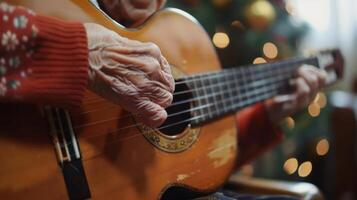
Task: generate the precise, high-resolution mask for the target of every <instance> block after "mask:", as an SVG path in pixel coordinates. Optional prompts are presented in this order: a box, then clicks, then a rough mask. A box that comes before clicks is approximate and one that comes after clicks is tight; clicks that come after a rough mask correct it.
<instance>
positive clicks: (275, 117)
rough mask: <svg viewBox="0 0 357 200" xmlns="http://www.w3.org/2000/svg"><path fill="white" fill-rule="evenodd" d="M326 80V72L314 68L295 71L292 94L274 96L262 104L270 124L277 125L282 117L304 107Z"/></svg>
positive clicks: (304, 67) (306, 67) (305, 66)
mask: <svg viewBox="0 0 357 200" xmlns="http://www.w3.org/2000/svg"><path fill="white" fill-rule="evenodd" d="M326 78H327V74H326V72H325V71H323V70H320V69H317V68H316V67H313V66H310V65H304V66H302V67H300V68H299V69H298V70H297V78H296V79H295V80H294V81H293V86H294V87H295V90H294V92H293V93H291V94H287V95H280V96H276V97H273V98H272V99H269V100H267V101H265V102H264V104H265V107H266V109H267V111H268V115H269V118H270V120H271V122H273V123H279V122H280V121H281V120H282V119H283V118H284V117H287V116H289V115H292V114H294V113H295V112H297V111H298V110H300V109H302V108H304V107H306V106H307V105H308V104H309V103H310V102H311V101H312V100H313V99H314V98H315V96H316V94H317V92H318V91H319V90H320V89H321V88H322V87H324V86H325V82H326Z"/></svg>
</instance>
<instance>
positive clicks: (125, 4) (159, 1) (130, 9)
mask: <svg viewBox="0 0 357 200" xmlns="http://www.w3.org/2000/svg"><path fill="white" fill-rule="evenodd" d="M100 1H101V5H103V7H104V9H105V11H107V12H108V13H107V14H108V15H109V16H111V17H112V18H113V19H114V20H116V21H118V22H120V23H122V24H124V25H129V26H137V25H140V24H142V23H143V22H144V21H146V20H147V19H148V18H149V17H150V16H151V15H152V14H153V13H154V12H156V11H157V10H158V9H160V8H161V7H163V6H164V5H165V3H166V0H100Z"/></svg>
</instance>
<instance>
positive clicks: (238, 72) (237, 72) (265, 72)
mask: <svg viewBox="0 0 357 200" xmlns="http://www.w3.org/2000/svg"><path fill="white" fill-rule="evenodd" d="M269 71H270V72H271V71H272V69H270V70H266V71H264V73H263V74H267V72H269ZM247 72H249V71H247ZM247 72H244V73H245V74H242V73H243V71H241V70H240V71H236V72H234V74H237V75H238V76H241V77H242V76H247V75H248V74H247ZM278 72H279V71H278ZM249 73H250V74H253V73H252V72H249ZM259 73H260V74H262V71H259V72H258V73H255V76H257V75H259ZM271 73H272V72H271ZM220 75H221V76H222V77H225V76H226V74H220ZM253 75H254V74H253ZM250 76H251V75H250ZM257 77H258V76H257ZM208 78H211V77H208ZM233 78H236V77H233ZM263 78H265V77H264V76H261V79H263ZM251 79H253V78H251ZM254 79H256V77H255V78H254ZM217 84H219V85H217ZM223 84H225V83H222V82H220V83H216V84H211V85H209V86H208V87H217V86H220V85H223ZM208 87H205V86H204V87H198V88H193V89H190V90H185V91H181V92H177V93H174V96H175V95H182V94H186V93H190V92H192V91H195V90H200V89H207V88H208ZM98 99H100V101H105V100H104V99H103V98H98ZM91 103H94V102H91ZM176 103H177V102H176ZM96 110H99V109H98V108H96V109H93V110H89V111H86V112H83V114H85V113H89V112H92V111H96ZM81 114H82V113H80V114H78V115H81ZM127 117H130V116H127Z"/></svg>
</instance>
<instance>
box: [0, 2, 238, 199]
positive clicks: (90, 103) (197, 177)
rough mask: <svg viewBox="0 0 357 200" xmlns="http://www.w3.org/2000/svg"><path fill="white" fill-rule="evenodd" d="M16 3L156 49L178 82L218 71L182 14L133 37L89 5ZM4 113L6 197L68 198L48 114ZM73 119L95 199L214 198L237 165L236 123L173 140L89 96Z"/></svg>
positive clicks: (36, 110) (204, 41) (0, 188)
mask: <svg viewBox="0 0 357 200" xmlns="http://www.w3.org/2000/svg"><path fill="white" fill-rule="evenodd" d="M11 3H12V4H15V5H16V4H17V5H23V6H25V7H28V8H31V9H33V10H34V11H36V12H38V13H41V14H46V15H51V16H54V17H58V18H62V19H66V20H72V21H73V20H74V21H81V22H94V23H98V24H101V25H103V26H105V27H107V28H109V29H112V30H114V31H116V32H117V33H119V34H120V35H122V36H125V37H128V38H131V39H135V40H140V41H145V42H153V43H155V44H157V45H158V46H159V47H160V48H161V51H162V53H163V55H164V56H165V57H166V58H167V59H168V61H169V63H170V64H171V65H172V66H173V67H172V69H173V74H174V76H175V78H180V77H182V76H185V75H189V74H196V73H200V72H206V71H213V70H219V69H220V64H219V61H218V58H217V55H216V52H215V50H214V48H213V46H212V44H211V41H210V38H209V37H208V35H207V34H206V32H205V31H204V30H203V28H202V27H201V26H200V25H198V24H197V22H195V21H194V20H192V19H191V18H190V17H187V16H186V15H187V14H182V13H180V12H178V11H177V10H163V11H160V12H158V13H157V14H155V15H154V16H153V17H152V18H150V19H149V21H147V22H146V23H145V25H143V26H142V27H141V28H139V29H137V30H129V29H125V28H122V27H120V26H118V25H117V24H116V23H113V22H112V21H111V20H110V19H109V18H108V17H106V16H105V15H103V13H101V12H100V11H99V10H98V9H97V8H95V7H94V6H93V5H92V4H91V3H89V2H88V1H83V0H73V1H70V0H51V1H46V2H44V1H40V0H37V1H36V0H23V1H11ZM0 110H1V116H0V197H1V198H2V199H29V198H30V199H42V198H47V199H67V198H68V194H67V189H66V186H65V182H64V178H63V174H62V171H61V168H60V166H59V164H58V162H59V161H58V156H56V150H55V145H54V142H53V138H52V137H51V134H50V132H51V130H50V129H51V128H50V126H49V125H48V124H49V123H48V117H47V116H46V115H45V112H44V109H43V107H39V106H34V105H24V104H2V105H0ZM70 116H71V117H70V118H71V121H72V127H73V130H74V133H75V135H76V137H77V138H78V141H79V146H80V153H81V156H82V162H83V167H84V170H85V174H86V178H87V181H88V184H89V188H90V192H91V195H92V198H94V199H123V200H126V199H130V200H139V199H140V200H142V199H149V200H151V199H160V198H161V197H162V196H163V194H164V193H165V191H167V189H169V188H170V187H171V186H180V187H182V188H186V189H189V190H190V191H196V192H203V193H208V192H212V191H214V190H216V189H217V188H219V187H220V186H221V185H222V184H223V183H224V182H225V180H226V179H227V178H228V176H229V174H230V173H231V171H232V169H233V167H234V164H235V159H236V156H237V133H236V125H235V118H234V116H227V117H224V118H221V119H219V120H216V121H214V122H211V123H208V124H206V125H203V126H201V127H197V128H190V127H187V129H185V130H184V131H182V132H181V133H178V134H175V135H174V136H168V135H165V134H162V133H161V132H159V131H157V130H156V131H155V130H151V129H148V128H145V127H137V126H133V124H135V121H134V120H133V119H132V118H131V117H128V113H127V112H125V111H124V110H123V109H122V108H120V107H119V106H117V105H114V104H112V103H110V102H108V101H106V100H104V99H102V98H100V97H98V96H96V95H94V94H93V93H91V92H89V91H88V92H87V93H86V95H85V98H84V100H83V104H82V105H81V107H80V108H76V109H74V110H71V111H70ZM128 126H129V128H127V127H128ZM44 195H45V196H44Z"/></svg>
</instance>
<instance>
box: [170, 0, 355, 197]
mask: <svg viewBox="0 0 357 200" xmlns="http://www.w3.org/2000/svg"><path fill="white" fill-rule="evenodd" d="M168 7H176V8H180V9H182V10H184V11H186V12H188V13H190V14H191V15H193V16H194V17H195V18H197V19H198V21H199V22H200V23H201V24H202V25H203V27H204V28H205V29H206V30H207V32H208V34H209V35H210V36H211V38H212V42H213V44H214V45H215V47H216V49H217V52H218V54H219V57H220V60H221V63H222V65H223V67H232V66H238V65H243V64H249V63H265V62H271V61H274V60H279V59H284V58H288V57H293V56H298V55H302V54H306V53H311V52H314V51H316V50H319V49H330V48H339V49H340V50H341V51H342V54H343V56H344V58H345V71H344V72H345V73H344V78H343V80H341V81H340V82H339V83H338V84H336V85H334V86H333V87H330V88H328V89H326V90H324V91H321V92H320V93H319V94H318V95H317V97H316V98H315V100H314V101H313V102H312V103H311V104H310V105H309V107H308V108H307V109H306V110H304V111H302V112H301V113H298V114H296V115H294V116H291V117H288V118H286V120H285V122H284V123H283V124H282V126H283V129H284V131H285V133H286V137H285V140H284V142H283V143H282V144H280V145H279V146H278V147H276V148H274V149H273V150H272V151H270V152H268V153H266V154H264V155H263V156H261V157H260V158H259V159H258V160H257V161H255V162H254V163H252V164H251V165H247V166H244V167H243V168H242V170H241V172H240V173H241V174H242V175H243V176H248V177H250V176H254V177H264V178H270V179H279V180H289V181H306V182H310V183H313V184H315V185H317V186H318V187H319V188H320V189H321V190H322V191H323V193H324V195H325V197H326V199H339V200H355V199H357V134H356V133H357V131H356V130H357V123H356V121H357V120H356V116H357V97H356V95H355V94H356V93H357V81H356V80H357V79H356V78H357V1H356V0H205V1H202V0H169V1H168Z"/></svg>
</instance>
